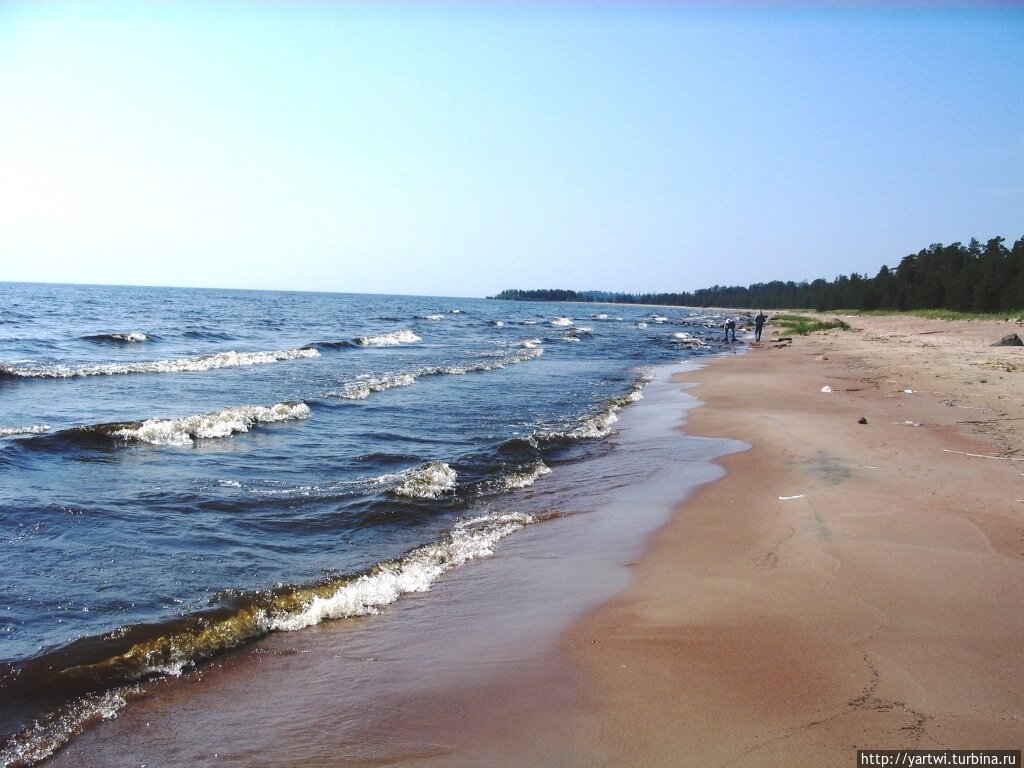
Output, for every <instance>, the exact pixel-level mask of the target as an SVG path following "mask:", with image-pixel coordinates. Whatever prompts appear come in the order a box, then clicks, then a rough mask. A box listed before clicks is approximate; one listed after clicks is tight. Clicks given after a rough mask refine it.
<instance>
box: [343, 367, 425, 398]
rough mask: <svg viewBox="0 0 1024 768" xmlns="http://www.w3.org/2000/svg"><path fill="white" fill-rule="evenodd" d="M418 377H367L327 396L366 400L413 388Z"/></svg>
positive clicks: (393, 375)
mask: <svg viewBox="0 0 1024 768" xmlns="http://www.w3.org/2000/svg"><path fill="white" fill-rule="evenodd" d="M420 375H422V374H420ZM417 377H418V375H417V374H415V373H394V374H387V373H385V374H381V375H379V376H374V375H367V376H365V377H363V378H360V379H359V380H358V381H354V382H352V383H351V384H347V385H346V386H345V389H343V390H341V391H340V392H328V393H327V394H328V396H329V397H341V398H344V399H345V400H365V399H366V398H368V397H369V396H370V395H371V394H372V393H374V392H383V391H384V390H386V389H394V388H395V387H408V386H411V385H412V384H415V383H416V379H417Z"/></svg>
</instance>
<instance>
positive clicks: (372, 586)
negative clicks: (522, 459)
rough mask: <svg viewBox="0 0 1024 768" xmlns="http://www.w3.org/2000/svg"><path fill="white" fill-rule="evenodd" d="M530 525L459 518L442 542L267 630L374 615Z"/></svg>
mask: <svg viewBox="0 0 1024 768" xmlns="http://www.w3.org/2000/svg"><path fill="white" fill-rule="evenodd" d="M533 521H534V520H533V518H532V517H530V516H529V515H524V514H508V515H495V516H485V517H476V518H471V519H468V520H463V521H462V522H460V523H458V524H457V525H456V526H455V527H454V528H453V529H452V531H451V532H450V533H449V534H448V536H446V537H445V538H444V539H443V540H441V541H438V542H435V543H433V544H427V545H426V546H423V547H420V548H418V549H415V550H413V551H412V552H410V553H409V554H408V555H406V556H405V557H403V558H401V559H399V560H394V561H391V562H387V563H381V564H379V565H377V566H376V567H374V568H373V569H372V570H371V571H369V572H368V573H366V574H364V575H363V576H360V577H359V578H357V579H354V580H352V581H350V582H347V583H344V584H342V585H340V586H339V587H338V589H337V590H336V591H335V592H334V593H332V594H331V595H329V596H327V597H319V596H316V597H313V598H312V599H311V600H310V601H309V602H308V603H307V604H306V606H305V607H304V608H303V609H301V610H299V611H296V612H294V613H289V614H286V615H279V616H274V617H269V618H267V619H266V620H265V621H266V629H268V630H282V631H294V630H298V629H303V628H305V627H309V626H313V625H314V624H319V623H321V622H322V621H326V620H328V619H343V618H347V617H350V616H365V615H367V614H373V613H379V612H380V610H381V609H382V608H384V607H386V606H388V605H390V604H391V603H394V602H395V601H396V600H398V599H399V598H400V597H401V596H402V595H405V594H408V593H410V592H426V591H428V590H429V589H430V588H431V586H433V584H434V582H436V581H437V579H438V578H439V577H440V576H441V575H442V574H444V573H445V572H446V571H450V570H452V569H453V568H457V567H459V566H461V565H464V564H465V563H467V562H469V561H470V560H476V559H479V558H483V557H489V556H490V555H492V554H494V546H495V544H497V543H498V541H500V540H501V539H503V538H504V537H506V536H508V535H510V534H512V533H515V532H516V531H518V530H520V529H521V528H523V527H524V526H526V525H529V524H530V523H532V522H533Z"/></svg>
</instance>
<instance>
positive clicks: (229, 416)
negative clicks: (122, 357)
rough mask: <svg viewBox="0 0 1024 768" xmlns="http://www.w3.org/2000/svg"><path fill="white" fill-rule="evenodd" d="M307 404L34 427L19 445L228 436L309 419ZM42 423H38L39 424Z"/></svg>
mask: <svg viewBox="0 0 1024 768" xmlns="http://www.w3.org/2000/svg"><path fill="white" fill-rule="evenodd" d="M309 416H310V408H309V406H308V405H306V404H305V403H303V402H301V401H289V402H285V403H277V404H275V405H271V406H260V405H237V406H233V407H230V408H224V409H222V410H220V411H211V412H209V413H201V414H198V415H195V416H186V417H184V418H180V419H147V420H146V421H116V422H108V423H104V424H87V425H84V426H81V427H71V428H69V429H62V430H60V431H58V432H53V433H51V434H40V433H42V432H44V431H45V430H43V429H41V428H39V429H35V428H33V430H34V431H33V432H32V433H29V432H24V433H22V434H33V435H34V436H32V437H27V438H23V439H21V440H19V441H18V445H21V446H25V447H29V448H40V449H44V450H46V449H49V450H60V449H61V447H63V446H66V445H69V444H70V445H86V446H88V445H110V444H112V443H115V444H116V443H118V442H139V443H149V444H151V445H180V446H189V445H194V444H195V441H196V440H199V439H214V438H221V437H230V436H231V435H235V434H238V433H240V432H248V431H249V430H250V429H252V428H253V427H254V426H256V425H258V424H271V423H275V422H281V421H294V420H298V419H308V418H309ZM42 426H45V425H40V427H42Z"/></svg>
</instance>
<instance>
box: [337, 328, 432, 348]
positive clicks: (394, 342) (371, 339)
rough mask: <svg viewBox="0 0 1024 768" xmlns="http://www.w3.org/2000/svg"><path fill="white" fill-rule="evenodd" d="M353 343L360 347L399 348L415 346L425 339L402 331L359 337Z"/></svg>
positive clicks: (410, 332)
mask: <svg viewBox="0 0 1024 768" xmlns="http://www.w3.org/2000/svg"><path fill="white" fill-rule="evenodd" d="M352 341H353V343H354V344H357V345H359V346H360V347H397V346H398V345H399V344H415V343H416V342H417V341H423V339H422V338H420V337H419V336H417V335H416V334H415V333H413V332H412V331H410V330H401V331H395V332H394V333H383V334H381V335H379V336H359V337H357V338H355V339H353V340H352Z"/></svg>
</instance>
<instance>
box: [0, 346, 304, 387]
mask: <svg viewBox="0 0 1024 768" xmlns="http://www.w3.org/2000/svg"><path fill="white" fill-rule="evenodd" d="M319 356H320V353H319V352H318V351H317V350H315V349H312V348H309V347H304V348H302V349H284V350H278V351H274V352H234V351H232V352H217V353H215V354H212V355H202V356H199V357H183V358H178V359H176V360H153V361H149V362H142V363H100V364H97V365H78V366H70V365H56V364H54V365H32V364H30V365H10V364H0V379H3V378H8V379H20V378H27V379H69V378H75V377H80V376H115V375H119V374H130V373H193V372H198V371H212V370H216V369H218V368H238V367H242V366H247V365H265V364H267V363H280V362H285V361H288V360H297V359H300V358H308V357H319Z"/></svg>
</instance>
